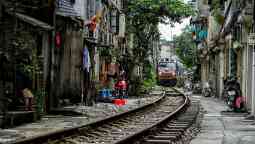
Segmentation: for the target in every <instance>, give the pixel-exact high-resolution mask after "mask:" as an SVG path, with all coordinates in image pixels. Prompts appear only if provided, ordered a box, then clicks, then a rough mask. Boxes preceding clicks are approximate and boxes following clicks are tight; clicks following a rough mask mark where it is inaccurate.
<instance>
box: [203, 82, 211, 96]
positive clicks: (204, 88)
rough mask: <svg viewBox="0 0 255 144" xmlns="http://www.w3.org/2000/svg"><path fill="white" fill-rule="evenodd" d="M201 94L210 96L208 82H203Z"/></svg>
mask: <svg viewBox="0 0 255 144" xmlns="http://www.w3.org/2000/svg"><path fill="white" fill-rule="evenodd" d="M202 95H203V96H204V97H210V96H212V88H211V86H210V84H209V82H205V83H204V85H203V89H202Z"/></svg>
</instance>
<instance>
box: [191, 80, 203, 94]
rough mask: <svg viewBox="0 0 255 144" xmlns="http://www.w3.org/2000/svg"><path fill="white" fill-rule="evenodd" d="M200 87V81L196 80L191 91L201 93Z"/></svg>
mask: <svg viewBox="0 0 255 144" xmlns="http://www.w3.org/2000/svg"><path fill="white" fill-rule="evenodd" d="M201 92H202V88H201V84H200V82H196V83H195V84H194V87H193V93H194V94H201Z"/></svg>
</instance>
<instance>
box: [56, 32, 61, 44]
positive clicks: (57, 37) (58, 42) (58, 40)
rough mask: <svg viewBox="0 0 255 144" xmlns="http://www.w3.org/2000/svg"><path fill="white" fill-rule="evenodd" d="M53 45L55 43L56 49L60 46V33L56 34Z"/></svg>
mask: <svg viewBox="0 0 255 144" xmlns="http://www.w3.org/2000/svg"><path fill="white" fill-rule="evenodd" d="M55 43H56V47H57V48H60V46H61V35H60V32H57V33H56V38H55Z"/></svg>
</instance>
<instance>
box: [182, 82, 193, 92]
mask: <svg viewBox="0 0 255 144" xmlns="http://www.w3.org/2000/svg"><path fill="white" fill-rule="evenodd" d="M184 89H185V92H190V91H192V83H191V81H189V80H187V81H185V84H184Z"/></svg>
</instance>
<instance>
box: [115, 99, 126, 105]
mask: <svg viewBox="0 0 255 144" xmlns="http://www.w3.org/2000/svg"><path fill="white" fill-rule="evenodd" d="M113 103H114V104H115V105H117V106H122V105H125V104H127V100H125V99H114V100H113Z"/></svg>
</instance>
